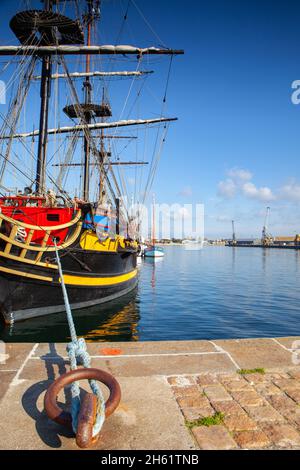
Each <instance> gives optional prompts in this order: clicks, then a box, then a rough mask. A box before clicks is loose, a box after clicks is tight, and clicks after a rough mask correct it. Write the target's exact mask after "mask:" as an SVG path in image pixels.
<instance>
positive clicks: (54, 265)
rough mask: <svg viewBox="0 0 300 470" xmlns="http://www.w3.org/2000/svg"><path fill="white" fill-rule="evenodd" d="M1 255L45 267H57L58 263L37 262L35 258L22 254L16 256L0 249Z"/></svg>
mask: <svg viewBox="0 0 300 470" xmlns="http://www.w3.org/2000/svg"><path fill="white" fill-rule="evenodd" d="M0 256H1V257H3V258H7V259H12V260H14V261H20V262H21V263H26V264H31V265H33V266H41V267H43V268H51V269H57V264H50V263H43V262H41V261H38V262H36V261H35V260H33V259H28V258H22V257H21V256H15V255H12V254H10V253H9V254H6V253H4V251H0Z"/></svg>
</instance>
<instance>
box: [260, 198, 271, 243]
mask: <svg viewBox="0 0 300 470" xmlns="http://www.w3.org/2000/svg"><path fill="white" fill-rule="evenodd" d="M269 216H270V207H267V210H266V215H265V222H264V226H263V229H262V237H261V242H262V244H263V245H264V246H268V245H270V244H271V243H273V237H272V235H271V234H270V233H268V224H269Z"/></svg>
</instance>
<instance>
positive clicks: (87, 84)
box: [82, 0, 99, 201]
mask: <svg viewBox="0 0 300 470" xmlns="http://www.w3.org/2000/svg"><path fill="white" fill-rule="evenodd" d="M93 3H94V2H93V0H89V1H88V2H87V5H88V11H87V14H86V16H85V19H86V23H87V46H88V47H89V46H90V45H91V27H92V24H93V22H94V20H95V18H96V17H98V16H99V12H98V11H97V13H95V10H94V8H93ZM90 60H91V59H90V55H89V54H88V55H87V56H86V61H85V72H86V74H87V75H86V77H85V81H84V83H83V87H84V90H85V104H86V105H89V104H91V94H92V84H91V80H90V76H89V73H90ZM85 120H86V123H87V124H90V123H91V114H90V113H86V115H85ZM89 172H90V143H89V139H88V135H85V136H84V175H83V192H82V197H83V200H84V201H88V200H89V186H90V185H89V177H90V174H89Z"/></svg>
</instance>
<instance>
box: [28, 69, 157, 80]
mask: <svg viewBox="0 0 300 470" xmlns="http://www.w3.org/2000/svg"><path fill="white" fill-rule="evenodd" d="M149 73H153V70H144V71H142V70H141V71H129V72H127V71H122V72H99V71H95V72H71V73H69V74H68V75H67V74H66V73H54V74H52V75H51V78H52V79H54V80H55V79H57V78H68V77H71V78H81V77H141V76H142V75H147V74H149ZM41 78H42V76H41V75H37V76H35V77H32V80H40V79H41Z"/></svg>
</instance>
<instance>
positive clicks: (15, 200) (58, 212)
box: [0, 196, 74, 245]
mask: <svg viewBox="0 0 300 470" xmlns="http://www.w3.org/2000/svg"><path fill="white" fill-rule="evenodd" d="M43 204H45V199H44V198H38V197H25V196H24V197H23V196H15V197H6V198H4V197H2V198H0V210H1V212H2V213H3V214H4V215H7V216H8V217H11V218H12V219H15V220H19V221H20V222H24V223H26V224H30V225H37V226H40V227H53V226H55V225H62V224H65V223H68V222H70V221H71V220H72V218H73V216H74V208H72V207H46V206H44V205H43ZM25 230H26V234H27V235H28V232H29V229H25ZM68 230H69V229H68V228H65V229H61V230H55V231H53V232H51V237H49V239H48V241H47V245H53V241H52V240H53V237H54V238H56V239H57V244H58V245H59V244H60V243H62V242H63V241H64V240H65V238H66V236H67V233H68ZM44 236H45V231H44V230H35V232H34V235H33V237H32V242H33V243H36V244H40V243H41V242H42V240H43V238H44Z"/></svg>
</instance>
